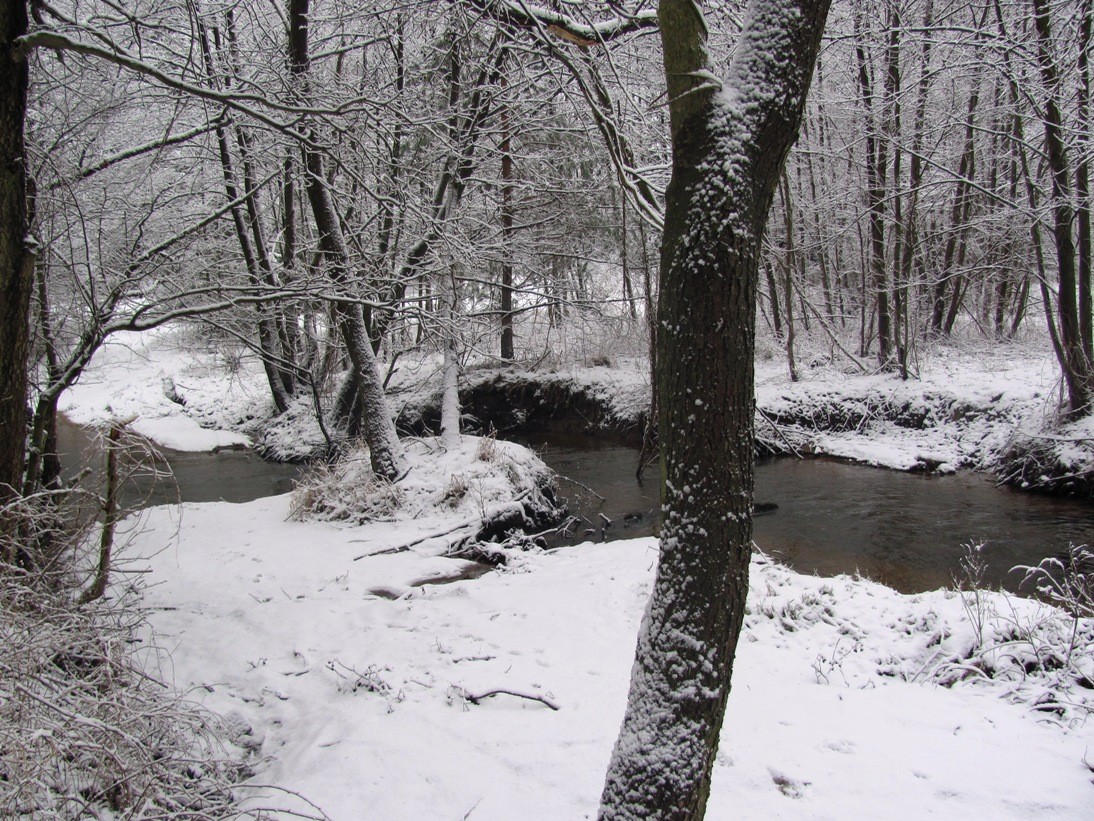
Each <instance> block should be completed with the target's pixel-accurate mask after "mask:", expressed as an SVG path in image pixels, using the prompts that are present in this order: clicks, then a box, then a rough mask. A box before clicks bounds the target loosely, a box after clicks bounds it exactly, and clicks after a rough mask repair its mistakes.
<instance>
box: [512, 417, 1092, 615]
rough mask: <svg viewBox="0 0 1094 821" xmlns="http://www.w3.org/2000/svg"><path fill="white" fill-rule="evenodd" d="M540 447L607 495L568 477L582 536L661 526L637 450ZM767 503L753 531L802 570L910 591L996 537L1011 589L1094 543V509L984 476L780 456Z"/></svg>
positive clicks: (939, 578)
mask: <svg viewBox="0 0 1094 821" xmlns="http://www.w3.org/2000/svg"><path fill="white" fill-rule="evenodd" d="M529 444H532V445H533V446H536V447H537V450H539V452H540V455H541V456H542V457H543V459H544V461H546V462H547V464H548V465H550V466H551V467H552V468H553V469H554V470H556V471H557V472H558V473H559V474H561V475H562V476H565V477H569V478H570V479H573V480H575V481H576V482H580V483H581V484H582V485H585V486H587V487H590V488H593V489H594V490H595V491H596V492H597V493H598V494H600V495H601V496H603V497H605V501H604V502H601V501H600V500H599V499H596V498H595V497H593V496H592V495H591V494H589V493H588V492H586V491H585V490H584V489H583V488H581V487H580V486H578V485H576V484H572V483H568V482H566V481H565V480H563V481H561V482H560V486H561V489H562V492H563V494H565V495H567V496H569V498H570V507H571V509H572V510H573V512H574V513H575V514H576V515H579V516H581V517H583V519H584V522H583V526H581V527H578V528H577V530H576V532H575V533H574V538H573V541H579V540H584V539H588V538H593V539H597V538H609V539H612V538H629V537H632V536H641V535H648V534H652V533H654V532H655V530H656V528H657V525H658V516H657V510H658V507H659V503H658V488H657V480H658V469H657V466H656V465H653V466H651V467H650V468H647V471H646V480H645V481H644V482H641V483H640V482H639V481H638V480H637V479H636V478H635V468H636V467H637V464H638V450H637V449H636V448H634V447H628V446H626V445H622V444H619V443H618V442H613V441H612V440H610V439H604V438H602V437H593V436H575V435H573V434H565V435H555V436H550V435H548V436H540V437H537V439H536V440H535V441H533V442H530V443H529ZM756 501H757V503H774V504H776V505H778V508H777V509H776V510H774V511H773V512H770V513H766V514H762V515H758V516H757V517H756V519H755V523H754V527H753V531H754V532H753V538H754V541H755V542H756V544H757V546H758V547H759V548H760V549H761V550H763V551H764V552H766V553H768V554H769V555H771V556H773V557H775V558H777V559H779V560H780V561H782V562H784V563H786V564H789V565H790V566H791V567H793V568H795V569H796V570H798V571H800V572H803V573H817V574H819V575H821V576H833V575H837V574H839V573H854V572H856V571H857V572H859V573H861V574H862V575H863V576H866V577H868V578H871V579H873V580H875V581H879V582H882V583H883V584H886V585H889V586H890V587H894V588H896V589H897V590H900V591H902V592H905V593H915V592H920V591H924V590H933V589H936V588H938V587H943V586H948V585H951V584H952V583H953V578H954V576H955V575H958V574H959V573H960V565H959V560H960V558H961V556H962V552H963V551H962V545H963V544H965V543H969V542H984V543H985V547H984V549H983V551H982V556H983V558H984V560H985V561H986V562H987V570H986V573H985V580H986V581H987V583H988V584H989V585H991V586H993V587H994V586H998V585H1004V586H1006V587H1007V588H1009V589H1011V590H1016V589H1018V584H1019V582H1020V581H1021V579H1022V574H1021V573H1010V572H1009V570H1010V568H1012V567H1014V566H1015V565H1021V564H1024V565H1035V564H1037V563H1038V562H1039V561H1040V560H1041V559H1043V558H1045V557H1046V556H1049V555H1054V554H1057V553H1059V552H1061V551H1063V550H1066V549H1067V546H1068V544H1069V543H1074V544H1077V545H1078V544H1087V545H1090V544H1094V506H1092V505H1090V504H1088V503H1085V502H1077V501H1072V500H1067V499H1057V498H1051V497H1047V496H1039V495H1035V494H1031V493H1020V492H1018V491H1015V490H1011V489H1010V488H1006V487H996V486H995V484H994V482H993V481H992V479H991V478H990V477H989V476H985V475H982V474H976V473H958V474H954V475H949V476H928V475H922V474H911V473H901V472H898V471H892V470H882V469H878V468H870V467H865V466H862V465H853V464H847V463H844V462H839V461H836V460H831V459H805V460H798V459H790V458H780V459H769V460H766V461H763V462H761V463H760V464H759V465H758V466H757V470H756ZM601 513H603V514H604V515H605V516H607V517H608V518H609V519H611V524H610V525H607V526H605V522H604V520H603V519H602V518H601V516H600V514H601ZM590 531H591V532H590Z"/></svg>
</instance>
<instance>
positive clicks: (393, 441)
mask: <svg viewBox="0 0 1094 821" xmlns="http://www.w3.org/2000/svg"><path fill="white" fill-rule="evenodd" d="M308 7H309V0H290V2H289V4H288V14H289V68H290V70H291V71H292V73H293V76H294V79H295V80H296V82H297V84H298V87H297V93H298V94H299V95H300V97H301V98H302V99H304V100H307V98H308V97H309V96H310V94H309V85H308V70H309V57H308ZM303 154H304V172H305V174H306V177H305V184H304V187H305V190H306V192H307V195H308V202H309V203H310V204H311V209H312V215H313V216H314V217H315V227H316V232H317V233H318V234H319V250H320V251H321V252H322V253H323V255H324V257H326V259H327V260H328V262H329V263H330V273H331V278H332V279H333V280H334V281H335V283H336V284H337V285H338V286H339V287H341V288H345V289H347V290H348V289H350V288H351V287H352V286H353V284H354V283H353V282H352V281H351V280H352V278H351V274H350V256H349V249H348V247H347V245H346V238H345V235H344V234H343V232H342V225H341V222H340V220H339V216H338V211H337V210H336V208H335V205H334V199H333V198H332V197H331V193H330V189H329V188H328V187H327V180H326V175H325V172H324V168H323V157H322V155H321V154H319V153H318V151H316V150H315V148H313V147H312V145H311V144H310V143H304V144H303ZM333 313H334V319H335V322H336V324H337V326H338V329H339V331H340V332H341V335H342V339H343V341H344V342H345V343H346V350H347V352H348V353H349V358H350V363H351V366H352V368H353V374H354V376H355V378H356V381H357V390H358V399H359V401H360V403H361V415H362V421H363V423H364V430H365V441H366V442H367V443H368V449H369V459H370V461H371V463H372V470H373V472H374V473H376V474H377V475H378V476H382V477H384V478H385V479H392V480H394V479H396V478H398V476H399V474H400V473H401V472H402V469H403V449H402V445H401V444H400V443H399V437H398V435H397V434H396V432H395V423H394V422H393V421H392V419H391V412H390V410H389V409H388V404H387V399H386V398H385V396H384V384H383V382H382V381H381V379H380V371H379V367H378V364H377V362H376V355H375V352H374V351H373V349H372V340H371V338H370V337H369V334H368V327H367V325H366V323H365V316H364V313H363V311H362V308H361V305H360V303H357V302H352V301H345V302H343V301H336V302H335V303H334V306H333Z"/></svg>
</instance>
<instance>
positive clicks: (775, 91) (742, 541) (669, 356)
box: [601, 0, 829, 818]
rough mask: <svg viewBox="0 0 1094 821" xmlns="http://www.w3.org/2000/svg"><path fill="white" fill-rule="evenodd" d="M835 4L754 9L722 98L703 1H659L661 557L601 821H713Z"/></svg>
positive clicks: (757, 1)
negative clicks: (769, 400)
mask: <svg viewBox="0 0 1094 821" xmlns="http://www.w3.org/2000/svg"><path fill="white" fill-rule="evenodd" d="M828 5H829V2H828V0H753V2H752V3H751V5H750V7H749V12H748V15H747V18H746V22H745V26H744V29H743V31H742V32H741V35H740V41H739V43H738V46H737V49H736V52H735V55H734V58H733V61H732V62H731V64H730V67H729V74H728V78H727V80H726V82H725V83H724V84H722V85H721V88H719V85H720V84H719V83H718V82H717V80H715V78H714V74H713V73H712V71H711V63H710V61H709V57H708V54H707V49H706V39H707V29H706V25H705V21H704V20H703V17H702V12H701V10H700V4H699V3H698V2H696V0H661V3H660V6H659V11H658V17H659V21H660V25H661V39H662V44H663V48H664V61H665V73H666V78H667V81H668V97H669V101H670V103H669V105H670V109H669V110H670V118H671V125H672V146H673V169H672V181H671V182H670V184H669V189H668V192H667V196H666V219H665V234H664V238H663V241H662V246H661V302H660V307H659V313H658V318H659V322H658V326H659V332H658V374H657V379H658V395H659V397H660V400H661V404H660V440H661V475H662V491H661V492H662V504H663V510H664V524H663V525H662V529H661V556H660V561H659V564H658V569H657V578H656V580H655V582H654V588H653V594H652V597H651V599H650V603H649V607H648V610H647V612H646V616H645V619H644V620H643V623H642V628H641V630H640V633H639V637H638V648H637V653H636V658H635V663H634V669H633V671H632V674H631V687H630V695H629V697H628V702H627V711H626V715H625V718H624V720H623V726H622V729H621V730H620V734H619V739H618V741H617V742H616V746H615V751H614V752H613V754H612V761H611V765H610V766H609V769H608V775H607V781H606V783H605V786H604V793H603V797H602V803H601V817H602V818H701V817H702V815H703V812H704V809H705V807H706V802H707V797H708V795H709V791H710V772H711V768H712V766H713V763H714V757H715V753H716V751H717V747H718V736H719V732H720V730H721V726H722V718H723V716H724V715H725V706H726V699H727V697H728V695H729V681H730V673H731V671H732V666H733V656H734V653H735V650H736V646H737V637H738V636H739V634H740V629H741V623H742V620H743V617H744V607H745V595H746V592H747V588H748V563H749V558H750V554H751V539H752V490H753V408H754V404H755V401H754V398H753V388H754V364H753V354H754V349H755V322H756V283H757V279H758V272H759V255H760V244H761V239H762V235H763V232H764V227H765V225H766V222H767V214H768V210H769V208H770V206H771V201H772V198H773V196H774V192H775V186H776V185H777V184H778V181H779V177H780V175H781V173H782V169H783V165H784V163H785V160H786V155H787V152H788V151H789V150H790V146H791V144H792V143H793V142H794V139H795V138H796V136H797V133H798V127H799V124H800V121H801V115H802V109H803V107H804V103H805V95H806V91H807V89H808V87H809V82H810V79H811V77H812V73H813V64H814V62H815V60H816V55H817V51H818V49H819V47H820V38H821V31H822V30H823V27H824V21H825V18H826V17H827V12H828Z"/></svg>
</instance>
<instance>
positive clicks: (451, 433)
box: [441, 337, 460, 449]
mask: <svg viewBox="0 0 1094 821" xmlns="http://www.w3.org/2000/svg"><path fill="white" fill-rule="evenodd" d="M459 372H460V360H459V357H458V356H457V355H456V339H455V337H452V338H450V339H448V340H447V341H446V342H445V345H444V375H443V376H442V377H441V385H442V392H441V444H443V445H444V446H445V447H446V448H449V449H453V448H457V447H459V446H460V388H459Z"/></svg>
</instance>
